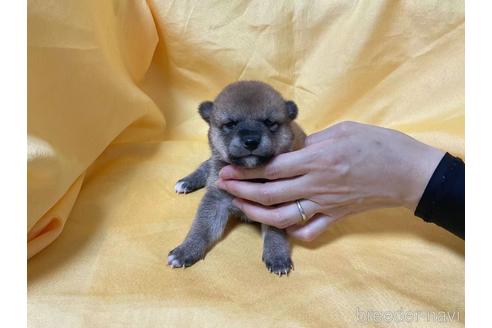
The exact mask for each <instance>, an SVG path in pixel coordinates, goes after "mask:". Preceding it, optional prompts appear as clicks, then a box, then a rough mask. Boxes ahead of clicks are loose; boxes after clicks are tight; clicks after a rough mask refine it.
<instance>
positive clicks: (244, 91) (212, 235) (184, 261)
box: [168, 81, 305, 275]
mask: <svg viewBox="0 0 492 328" xmlns="http://www.w3.org/2000/svg"><path fill="white" fill-rule="evenodd" d="M199 112H200V115H201V116H202V118H203V119H204V120H205V121H206V122H207V123H208V124H209V131H208V139H209V144H210V148H211V150H212V157H211V158H210V159H208V160H207V161H205V162H203V163H202V164H201V165H200V167H199V168H198V169H197V170H196V171H195V172H193V173H191V174H190V175H188V176H187V177H185V178H183V179H181V180H179V181H178V182H177V183H176V192H178V193H189V192H192V191H195V190H197V189H200V188H202V187H204V186H205V185H206V186H207V192H206V194H205V196H204V197H203V199H202V201H201V203H200V206H199V208H198V212H197V214H196V217H195V220H194V221H193V224H192V226H191V229H190V231H189V232H188V235H187V236H186V238H185V240H184V241H183V243H182V244H181V245H179V246H178V247H176V248H175V249H174V250H172V251H171V252H170V253H169V256H168V264H169V265H170V266H171V267H173V268H176V267H182V266H185V267H188V266H190V265H193V264H194V263H195V262H196V261H198V260H200V259H202V258H203V257H204V256H205V253H206V252H207V250H208V249H209V248H210V247H211V246H212V245H213V243H215V242H216V241H217V240H218V239H219V238H221V236H222V234H223V232H224V228H225V226H226V224H227V220H228V219H229V217H230V216H235V217H239V218H240V219H242V220H244V221H249V220H248V218H247V217H246V216H245V215H244V214H243V213H242V212H241V211H240V210H239V209H238V208H236V207H235V206H233V205H232V202H231V201H232V196H231V195H230V194H228V193H227V192H225V191H223V190H220V189H218V188H217V187H216V185H215V182H216V181H217V179H218V173H219V171H220V169H221V168H223V167H224V166H226V165H228V164H232V165H236V166H242V167H246V168H255V167H258V166H261V165H264V164H266V163H267V162H268V161H269V160H270V159H272V158H273V157H274V156H276V155H278V154H281V153H285V152H289V151H292V150H296V149H299V148H301V147H302V146H303V144H304V138H305V134H304V132H303V131H302V130H301V128H300V127H299V126H298V125H297V124H296V123H295V122H294V121H293V120H294V119H295V118H296V117H297V106H296V104H295V103H294V102H292V101H285V100H284V99H283V98H282V96H281V95H280V94H279V93H278V92H277V91H276V90H274V89H273V88H272V87H271V86H269V85H268V84H265V83H262V82H258V81H239V82H235V83H232V84H230V85H228V86H227V87H226V88H225V89H224V90H223V91H222V92H221V93H220V94H219V95H218V96H217V98H216V99H215V101H214V102H211V101H206V102H203V103H202V104H200V106H199ZM262 232H263V239H264V246H263V261H264V262H265V264H266V266H267V268H268V269H269V270H270V271H271V272H274V273H276V274H278V275H282V274H287V273H289V271H290V270H291V268H292V261H291V259H290V247H289V242H288V240H287V237H286V235H285V232H284V231H283V230H280V229H277V228H275V227H270V226H267V225H262Z"/></svg>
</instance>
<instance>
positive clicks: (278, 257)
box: [261, 224, 293, 276]
mask: <svg viewBox="0 0 492 328" xmlns="http://www.w3.org/2000/svg"><path fill="white" fill-rule="evenodd" d="M261 231H262V234H263V258H262V259H263V262H265V264H266V267H267V268H268V270H269V271H270V272H273V273H275V274H278V275H279V276H281V275H283V274H288V273H289V272H290V269H292V267H293V264H292V260H291V259H290V246H289V241H288V240H287V235H286V234H285V231H283V230H281V229H278V228H275V227H271V226H268V225H266V224H262V225H261Z"/></svg>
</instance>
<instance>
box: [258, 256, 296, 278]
mask: <svg viewBox="0 0 492 328" xmlns="http://www.w3.org/2000/svg"><path fill="white" fill-rule="evenodd" d="M263 262H265V265H266V267H267V269H268V271H270V272H272V273H274V274H277V275H278V276H279V277H281V276H282V275H284V274H285V275H288V274H289V272H290V270H291V269H293V268H294V264H293V263H292V260H291V259H290V257H289V256H281V255H275V256H271V257H263Z"/></svg>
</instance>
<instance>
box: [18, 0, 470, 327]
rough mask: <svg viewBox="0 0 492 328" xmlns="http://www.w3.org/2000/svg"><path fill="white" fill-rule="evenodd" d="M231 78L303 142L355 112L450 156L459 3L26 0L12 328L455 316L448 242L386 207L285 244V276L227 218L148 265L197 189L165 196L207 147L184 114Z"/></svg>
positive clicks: (459, 60) (456, 253)
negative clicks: (288, 109)
mask: <svg viewBox="0 0 492 328" xmlns="http://www.w3.org/2000/svg"><path fill="white" fill-rule="evenodd" d="M238 79H258V80H262V81H265V82H267V83H270V84H272V85H273V86H274V87H275V88H277V89H278V90H279V91H280V92H281V93H282V94H283V95H285V97H287V98H290V99H293V100H295V101H296V102H297V104H298V105H299V109H300V115H299V123H300V124H301V125H302V126H303V127H304V129H305V130H306V131H307V132H308V133H312V132H315V131H318V130H321V129H323V128H325V127H328V126H330V125H331V124H333V123H336V122H338V121H341V120H356V121H361V122H365V123H371V124H377V125H381V126H385V127H390V128H395V129H398V130H401V131H403V132H405V133H408V134H410V135H412V136H413V137H415V138H417V139H419V140H421V141H423V142H426V143H429V144H432V145H434V146H437V147H440V148H442V149H445V150H447V151H449V152H451V153H453V154H455V155H458V156H461V157H464V3H463V1H437V0H429V1H394V0H379V1H343V0H340V1H288V0H285V1H244V0H234V1H199V0H196V1H158V0H148V1H144V0H133V1H132V0H120V1H100V0H91V1H77V0H64V1H37V0H30V1H29V2H28V132H29V137H28V153H29V154H28V218H27V220H28V236H27V238H28V257H31V256H33V255H35V254H37V253H38V252H40V251H41V250H42V251H41V253H39V254H38V255H36V256H34V257H32V258H31V259H30V260H29V262H28V316H29V326H31V327H163V326H169V327H174V326H178V327H179V326H182V327H196V326H201V327H204V326H207V327H208V326H213V327H223V326H224V327H229V326H248V327H251V326H257V327H259V326H261V327H263V326H271V327H275V326H287V327H356V326H359V325H360V326H380V325H382V326H391V325H397V324H398V322H399V320H400V321H402V320H406V323H404V324H403V325H405V326H415V327H434V326H436V325H437V322H439V323H441V322H442V321H446V323H445V324H444V325H442V326H443V327H455V326H463V324H464V242H463V241H461V240H459V239H458V238H456V237H454V236H452V235H451V234H449V233H447V232H446V231H444V230H442V229H440V228H438V227H436V226H435V225H431V224H426V223H424V222H423V221H422V220H420V219H417V218H415V217H413V215H412V213H410V212H408V211H407V210H404V209H389V210H378V211H372V212H368V213H364V214H360V215H357V216H354V217H350V218H347V219H345V220H341V221H340V222H337V223H336V224H335V225H333V226H332V228H330V230H329V231H327V232H326V233H325V234H324V235H323V236H322V237H320V238H319V239H317V240H316V241H315V242H314V243H310V244H303V243H300V242H294V246H293V254H292V258H293V261H294V263H295V266H296V270H295V271H294V272H293V273H292V274H291V275H290V276H289V277H288V278H285V277H284V278H278V277H277V276H274V275H271V274H270V273H268V272H267V270H266V269H265V267H264V264H263V263H262V262H261V238H260V233H259V231H258V229H257V227H256V226H255V225H246V224H234V223H233V224H231V229H229V230H228V233H227V234H226V236H225V238H224V240H222V241H221V242H220V243H218V244H217V245H216V246H215V247H214V248H213V249H212V250H211V252H210V253H209V254H208V256H207V258H206V259H205V261H202V262H200V263H197V264H196V265H195V266H193V267H192V268H189V269H186V270H172V269H170V268H168V267H167V266H166V257H167V253H168V251H169V250H171V249H172V248H173V247H174V246H176V245H177V244H178V243H179V242H180V241H181V240H182V239H183V237H184V236H185V234H186V232H187V230H188V228H189V226H190V223H191V220H192V218H193V216H194V212H195V210H196V207H197V205H198V202H199V200H200V198H201V196H202V195H203V191H199V192H196V193H194V194H191V195H187V196H178V195H176V194H175V193H174V182H175V181H176V180H177V179H179V178H181V177H182V176H184V175H186V174H187V173H189V172H191V170H193V169H194V168H195V167H196V166H197V165H198V164H199V163H200V162H201V161H203V160H204V159H206V158H207V157H208V156H209V150H208V146H207V141H206V130H207V126H206V124H205V123H204V122H203V121H202V120H201V118H200V117H199V115H198V114H197V112H196V108H197V105H198V103H199V102H201V101H203V100H207V99H211V98H213V97H214V96H215V95H216V94H217V92H219V91H220V89H221V88H222V87H223V86H224V85H226V84H228V83H230V82H232V81H235V80H238ZM48 245H49V246H48ZM47 246H48V247H47ZM440 326H441V325H440Z"/></svg>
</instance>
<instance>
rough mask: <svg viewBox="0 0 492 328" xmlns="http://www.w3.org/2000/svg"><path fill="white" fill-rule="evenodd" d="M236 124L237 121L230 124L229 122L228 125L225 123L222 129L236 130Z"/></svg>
mask: <svg viewBox="0 0 492 328" xmlns="http://www.w3.org/2000/svg"><path fill="white" fill-rule="evenodd" d="M236 124H237V122H236V121H229V122H227V123H224V124H223V125H222V128H223V129H232V128H234V127H235V126H236Z"/></svg>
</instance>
